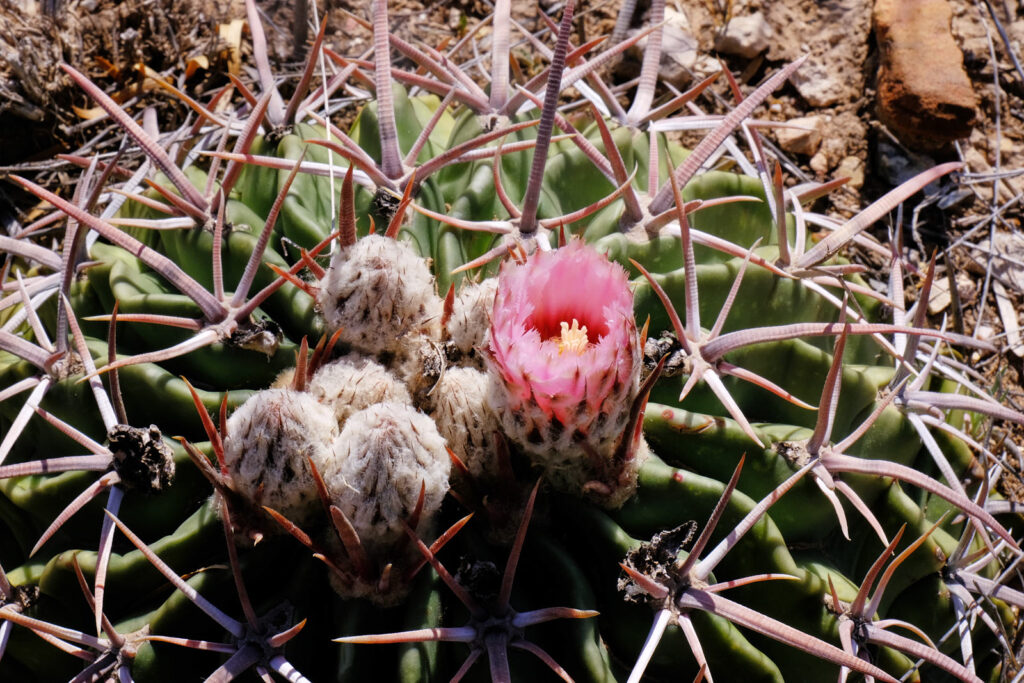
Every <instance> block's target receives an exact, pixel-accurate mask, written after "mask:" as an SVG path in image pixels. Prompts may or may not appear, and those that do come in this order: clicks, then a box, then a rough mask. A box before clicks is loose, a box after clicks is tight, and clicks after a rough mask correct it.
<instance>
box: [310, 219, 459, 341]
mask: <svg viewBox="0 0 1024 683" xmlns="http://www.w3.org/2000/svg"><path fill="white" fill-rule="evenodd" d="M443 306H444V304H443V302H442V301H441V299H440V297H438V296H437V293H436V292H435V287H434V276H433V275H432V274H431V273H430V267H429V266H428V264H427V261H426V259H423V258H421V257H420V256H417V255H416V254H415V253H413V251H412V249H411V248H410V247H409V246H408V245H407V244H405V243H404V242H399V241H397V240H394V239H391V238H389V237H383V236H381V235H368V236H366V237H364V238H362V239H360V240H358V241H357V242H356V243H355V244H353V245H351V246H348V247H344V248H342V249H339V250H338V251H337V252H335V254H334V256H333V257H332V259H331V265H330V267H329V268H328V269H327V272H326V273H325V274H324V277H323V279H322V280H321V281H320V292H319V294H318V295H317V307H318V309H319V310H320V313H321V315H322V316H323V318H324V324H325V327H326V329H327V332H328V333H333V332H335V331H336V330H339V329H340V330H341V340H342V341H344V342H346V343H348V344H350V345H351V346H352V347H353V348H354V349H356V350H357V351H361V352H364V353H370V354H381V353H392V352H394V351H396V350H398V349H399V347H400V346H401V343H402V339H403V338H404V337H405V336H406V335H408V334H411V333H418V332H424V331H430V330H432V328H433V333H435V334H436V328H437V327H438V325H439V324H440V318H441V311H442V309H443Z"/></svg>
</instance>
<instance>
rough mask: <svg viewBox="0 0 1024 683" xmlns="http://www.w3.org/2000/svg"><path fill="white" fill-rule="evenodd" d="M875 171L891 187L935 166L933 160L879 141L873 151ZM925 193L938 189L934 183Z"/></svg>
mask: <svg viewBox="0 0 1024 683" xmlns="http://www.w3.org/2000/svg"><path fill="white" fill-rule="evenodd" d="M875 164H876V171H877V172H878V174H879V175H880V176H881V177H882V179H883V180H885V182H887V183H888V184H889V185H892V186H893V187H896V186H897V185H900V184H902V183H904V182H906V181H908V180H910V179H911V178H913V177H914V176H916V175H917V174H919V173H923V172H924V171H927V170H928V169H929V168H931V167H933V166H935V160H934V159H932V158H931V157H928V156H924V155H921V154H914V153H913V152H910V153H909V154H908V153H906V152H904V150H902V149H900V148H899V147H898V146H896V145H894V144H893V143H892V142H890V141H889V140H886V139H884V138H883V139H879V141H878V146H877V147H876V149H875ZM928 188H930V189H927V190H926V192H931V191H933V190H934V189H937V188H938V185H937V184H936V183H935V182H932V183H930V184H929V185H928Z"/></svg>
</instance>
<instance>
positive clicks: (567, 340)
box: [558, 318, 590, 355]
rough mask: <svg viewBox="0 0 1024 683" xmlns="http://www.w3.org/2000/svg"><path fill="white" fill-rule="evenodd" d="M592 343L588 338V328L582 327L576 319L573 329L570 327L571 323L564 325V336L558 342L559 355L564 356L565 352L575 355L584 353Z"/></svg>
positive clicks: (574, 319)
mask: <svg viewBox="0 0 1024 683" xmlns="http://www.w3.org/2000/svg"><path fill="white" fill-rule="evenodd" d="M589 343H590V339H588V338H587V326H586V325H584V326H583V327H580V323H579V321H578V320H576V318H573V319H572V327H571V328H570V327H569V323H562V336H561V338H560V339H559V340H558V353H559V355H561V354H562V352H563V351H572V352H573V353H577V354H578V353H583V352H584V351H586V350H587V344H589Z"/></svg>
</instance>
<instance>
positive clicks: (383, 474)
mask: <svg viewBox="0 0 1024 683" xmlns="http://www.w3.org/2000/svg"><path fill="white" fill-rule="evenodd" d="M333 449H334V457H333V459H332V460H331V462H330V463H328V465H327V466H326V467H325V468H324V470H323V471H322V474H323V477H324V482H325V483H326V485H327V490H328V491H329V493H330V495H331V500H332V502H333V503H334V504H335V505H337V506H338V508H339V509H340V510H341V511H342V512H343V513H345V516H346V517H347V518H348V520H349V521H350V522H351V523H352V526H353V527H354V528H355V531H356V533H357V534H358V535H359V539H360V540H361V541H362V543H363V546H364V547H365V548H366V549H367V551H368V552H369V553H370V554H371V555H381V554H383V555H386V554H387V549H388V547H389V546H391V545H392V544H394V543H395V541H397V540H398V539H399V538H400V537H402V536H404V534H405V531H404V529H403V527H402V522H403V520H408V518H409V516H410V515H411V514H412V511H413V510H414V509H415V508H416V501H417V499H418V498H419V495H420V487H421V485H422V486H425V490H426V494H425V496H424V504H423V512H422V516H421V519H420V524H419V526H418V528H417V531H418V532H420V533H421V534H424V535H426V534H427V533H428V532H429V531H430V529H431V528H432V527H433V524H432V520H433V517H434V514H435V513H436V512H437V510H438V508H440V506H441V501H442V500H443V499H444V496H445V494H446V493H447V492H448V475H449V473H450V471H451V461H450V460H449V458H448V452H447V451H446V450H445V441H444V438H443V437H442V436H441V435H440V434H439V433H438V431H437V427H436V425H435V424H434V421H433V420H431V419H430V418H429V417H427V416H426V415H424V414H423V413H421V412H419V411H418V410H416V409H415V408H413V407H412V406H409V405H406V404H402V403H379V404H377V405H374V406H370V407H369V408H366V409H365V410H361V411H359V412H358V413H355V414H353V415H352V416H351V417H349V419H348V420H347V421H346V422H345V427H344V428H343V429H342V430H341V434H339V435H338V438H337V439H335V441H334V444H333Z"/></svg>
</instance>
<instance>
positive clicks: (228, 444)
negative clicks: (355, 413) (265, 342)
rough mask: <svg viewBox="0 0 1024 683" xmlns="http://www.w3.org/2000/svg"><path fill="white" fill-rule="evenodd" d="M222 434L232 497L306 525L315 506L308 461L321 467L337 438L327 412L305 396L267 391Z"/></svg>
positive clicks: (240, 411) (246, 405) (233, 417)
mask: <svg viewBox="0 0 1024 683" xmlns="http://www.w3.org/2000/svg"><path fill="white" fill-rule="evenodd" d="M227 432H228V434H227V437H226V438H225V439H224V465H225V467H226V468H227V470H228V476H229V478H230V483H231V488H232V489H233V490H234V491H235V493H237V494H239V495H240V496H241V497H242V498H244V499H245V500H246V501H248V502H250V503H252V505H253V506H255V507H256V508H259V507H261V506H264V505H265V506H267V507H270V508H273V509H274V510H276V511H277V512H280V513H281V514H282V515H284V516H285V517H287V518H288V519H290V520H291V521H293V522H295V523H296V524H300V525H301V524H302V523H303V522H304V521H306V520H307V519H308V518H309V517H310V515H311V513H314V512H315V511H316V509H317V508H316V506H317V505H318V502H317V492H316V485H315V483H314V482H313V475H312V472H310V469H309V462H308V460H307V458H312V459H313V462H314V463H315V464H316V466H317V467H318V468H320V467H323V466H324V464H325V463H326V462H327V460H328V458H329V457H330V448H331V442H332V441H333V440H334V438H335V437H336V436H337V435H338V424H337V422H336V421H335V419H334V415H332V414H331V411H330V409H329V408H327V407H325V406H322V405H320V404H319V403H317V401H316V399H314V398H313V397H312V396H310V395H309V394H306V393H301V392H297V391H292V390H290V389H267V390H265V391H260V392H257V393H255V394H253V395H252V396H251V397H250V398H249V400H247V401H246V402H245V403H243V404H242V405H241V406H240V407H239V408H238V410H236V411H235V412H234V413H233V414H232V415H231V417H230V418H229V419H228V424H227ZM268 526H269V525H268Z"/></svg>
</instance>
